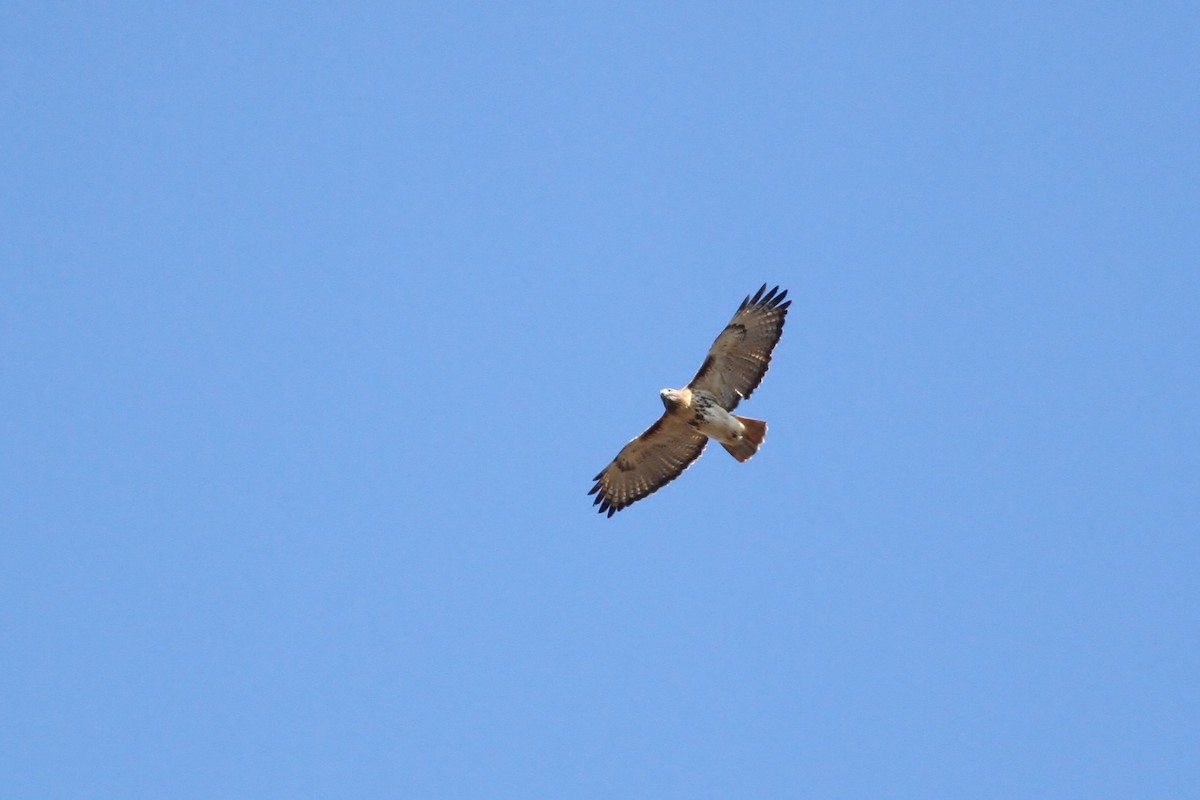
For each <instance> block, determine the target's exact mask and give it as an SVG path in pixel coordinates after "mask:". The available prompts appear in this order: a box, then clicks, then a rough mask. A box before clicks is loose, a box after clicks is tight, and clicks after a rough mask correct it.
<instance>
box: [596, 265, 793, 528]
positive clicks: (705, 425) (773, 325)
mask: <svg viewBox="0 0 1200 800" xmlns="http://www.w3.org/2000/svg"><path fill="white" fill-rule="evenodd" d="M785 297H787V290H786V289H785V290H784V291H782V292H781V291H779V287H778V286H776V287H775V288H774V289H772V290H771V291H769V292H768V291H767V285H766V284H765V283H764V284H763V286H762V288H761V289H759V290H758V291H757V292H756V293H755V294H754V296H753V297H750V296H747V297H746V299H745V300H743V301H742V304H741V305H740V306H738V309H737V311H736V312H735V313H734V315H733V319H732V320H730V322H729V324H728V325H726V326H725V330H723V331H721V333H720V335H719V336H717V339H716V341H714V342H713V344H712V347H710V348H709V350H708V356H707V357H706V358H705V359H704V363H703V364H702V365H701V366H700V371H699V372H697V373H696V377H694V378H692V382H691V383H689V384H688V385H687V386H686V387H685V388H683V389H663V390H662V391H661V392H659V397H661V398H662V402H663V405H664V406H666V411H665V412H663V415H662V416H661V417H659V418H658V421H657V422H655V423H654V424H653V425H651V426H650V427H649V428H647V429H646V430H645V432H644V433H642V435H641V436H638V437H637V438H636V439H634V440H633V441H631V442H630V443H629V444H627V445H625V446H624V447H623V448H621V452H619V453H617V457H616V458H614V459H613V460H612V463H610V464H609V465H608V466H607V467H605V468H604V469H603V470H601V471H600V474H599V475H597V476H596V477H595V481H596V485H595V486H593V487H592V490H591V491H590V492H588V494H594V495H596V499H595V501H594V502H593V503H592V505H598V506H600V508H599V511H600V513H601V514H604V513H607V514H608V516H610V517H611V516H612V515H613V514H615V513H616V512H618V511H620V510H621V509H623V508H625V507H626V506H629V505H631V504H632V503H636V502H637V501H638V500H641V499H642V498H643V497H647V496H648V495H651V494H653V493H654V492H656V491H658V490H659V489H661V488H662V487H663V486H666V485H667V484H668V483H670V482H671V481H673V480H675V479H676V478H678V477H679V476H680V475H681V474H682V473H683V471H684V470H685V469H687V468H688V467H689V466H690V465H691V463H692V462H693V461H695V460H696V459H697V458H699V457H700V453H701V452H703V451H704V446H705V445H706V444H708V440H709V438H710V437H711V438H713V439H716V440H717V441H718V442H720V443H721V446H722V447H724V448H725V449H726V450H728V451H729V454H730V455H732V456H733V457H734V458H736V459H737V460H738V461H746V460H748V459H749V458H750V457H751V456H753V455H754V454H755V453H757V452H758V448H759V445H761V444H762V443H763V439H764V438H765V437H766V435H767V423H765V422H763V421H762V420H759V419H750V418H748V417H739V416H737V415H735V414H731V413H729V412H731V411H733V410H734V409H735V408H737V405H738V403H739V402H741V401H742V400H743V399H745V398H747V397H749V396H750V394H751V393H752V392H753V391H754V390H755V389H757V388H758V385H759V383H761V382H762V379H763V375H765V374H766V373H767V367H768V366H769V365H770V363H771V351H772V350H773V349H774V348H775V345H776V343H778V342H779V337H780V335H781V334H782V333H783V321H784V318H785V317H786V316H787V309H788V306H790V305H791V304H792V301H791V300H788V301H787V302H784V298H785Z"/></svg>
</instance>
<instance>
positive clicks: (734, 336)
mask: <svg viewBox="0 0 1200 800" xmlns="http://www.w3.org/2000/svg"><path fill="white" fill-rule="evenodd" d="M764 292H765V294H764ZM785 297H787V290H786V289H784V290H783V291H782V292H781V291H779V287H778V286H776V287H775V288H774V289H772V290H771V291H769V292H768V291H767V285H766V284H765V283H764V284H763V286H762V288H761V289H759V290H758V292H757V293H755V295H754V297H747V298H746V299H745V300H743V301H742V304H741V305H740V306H738V310H737V312H735V313H734V315H733V319H732V320H730V321H729V324H728V325H726V326H725V330H723V331H721V334H720V335H719V336H718V337H717V340H716V341H715V342H713V344H712V347H710V348H709V349H708V357H707V358H705V359H704V364H703V365H701V367H700V371H699V372H697V373H696V377H694V378H692V382H691V383H689V384H688V388H689V389H691V390H693V391H696V390H699V391H702V392H708V393H709V394H711V395H712V396H713V397H716V398H717V400H718V401H719V402H720V403H721V405H722V406H723V407H724V408H725V409H726V410H727V411H732V410H733V409H735V408H737V404H738V403H739V402H741V400H742V398H745V397H749V396H750V394H751V393H752V392H753V391H754V390H755V389H757V388H758V384H760V383H762V379H763V375H766V374H767V367H768V366H770V364H771V351H772V350H774V349H775V345H776V344H777V343H778V342H779V337H780V335H781V334H782V333H783V320H784V318H785V317H786V316H787V309H788V306H790V305H791V304H792V301H791V300H788V301H787V302H784V300H783V299H784V298H785Z"/></svg>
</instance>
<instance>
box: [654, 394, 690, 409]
mask: <svg viewBox="0 0 1200 800" xmlns="http://www.w3.org/2000/svg"><path fill="white" fill-rule="evenodd" d="M658 396H659V397H661V398H662V401H663V405H664V406H666V407H667V411H678V410H679V409H681V408H687V407H688V406H689V405H691V400H692V393H691V392H690V391H688V390H687V389H663V390H662V391H661V392H659V393H658Z"/></svg>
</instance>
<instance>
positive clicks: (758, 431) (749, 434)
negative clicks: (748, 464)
mask: <svg viewBox="0 0 1200 800" xmlns="http://www.w3.org/2000/svg"><path fill="white" fill-rule="evenodd" d="M734 418H735V419H737V421H738V422H740V423H742V425H744V426H745V427H746V434H745V436H743V437H742V438H741V439H739V440H738V441H736V442H734V443H733V444H726V443H725V442H721V446H722V447H724V448H725V449H726V450H728V451H729V455H731V456H733V457H734V458H736V459H737V460H738V461H749V460H750V458H751V456H753V455H754V454H755V453H757V452H758V448H759V445H761V444H762V443H763V440H764V439H766V438H767V423H765V422H763V421H762V420H761V419H750V418H749V417H738V416H736V415H735V416H734Z"/></svg>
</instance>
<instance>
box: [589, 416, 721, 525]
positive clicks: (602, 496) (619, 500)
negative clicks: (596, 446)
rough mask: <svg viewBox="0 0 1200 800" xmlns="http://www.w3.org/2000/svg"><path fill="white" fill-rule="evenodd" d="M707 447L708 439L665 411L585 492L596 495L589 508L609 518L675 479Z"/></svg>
mask: <svg viewBox="0 0 1200 800" xmlns="http://www.w3.org/2000/svg"><path fill="white" fill-rule="evenodd" d="M707 443H708V437H707V436H705V435H704V434H702V433H697V432H696V431H695V430H693V429H692V428H691V427H690V426H688V424H687V423H686V422H683V421H681V420H680V419H679V418H678V417H676V416H674V415H672V414H671V413H670V412H669V411H668V412H667V413H665V414H663V415H662V416H661V417H659V418H658V421H657V422H655V423H654V424H653V425H651V426H650V427H649V428H647V429H646V431H645V432H644V433H643V434H642V435H641V436H639V437H637V438H636V439H634V440H633V441H631V442H630V443H629V444H627V445H625V446H624V447H622V448H621V452H620V453H617V457H616V458H614V459H613V460H612V463H611V464H609V465H608V466H607V467H605V468H604V469H603V470H601V471H600V474H599V475H597V476H596V485H595V486H593V487H592V490H591V491H590V492H588V494H594V495H596V500H595V502H593V503H592V505H598V506H600V513H601V514H603V513H605V512H608V515H609V516H610V517H611V516H612V515H613V514H615V513H616V512H618V511H620V510H621V509H622V508H625V506H627V505H630V504H631V503H636V502H637V501H638V500H641V499H642V498H643V497H646V496H647V495H651V494H653V493H654V492H656V491H658V490H659V489H660V488H661V487H663V486H666V485H667V484H668V483H670V482H671V481H673V480H675V479H676V478H678V477H679V476H680V474H682V473H683V471H684V470H685V469H687V468H688V465H689V464H691V463H692V462H693V461H695V460H696V459H697V458H699V457H700V453H701V452H703V450H704V445H705V444H707Z"/></svg>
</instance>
